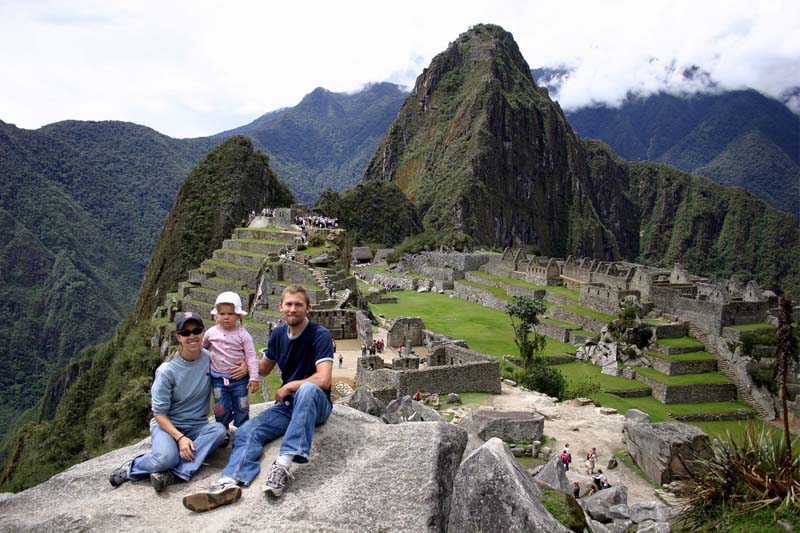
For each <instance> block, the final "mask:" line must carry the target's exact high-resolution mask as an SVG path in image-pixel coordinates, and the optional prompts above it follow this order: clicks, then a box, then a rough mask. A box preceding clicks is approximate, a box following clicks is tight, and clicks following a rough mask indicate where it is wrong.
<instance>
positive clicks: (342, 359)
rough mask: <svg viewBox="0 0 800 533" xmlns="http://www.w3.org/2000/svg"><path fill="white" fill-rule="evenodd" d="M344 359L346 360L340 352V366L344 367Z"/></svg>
mask: <svg viewBox="0 0 800 533" xmlns="http://www.w3.org/2000/svg"><path fill="white" fill-rule="evenodd" d="M342 361H344V356H343V355H342V354H339V368H342Z"/></svg>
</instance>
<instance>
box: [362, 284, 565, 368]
mask: <svg viewBox="0 0 800 533" xmlns="http://www.w3.org/2000/svg"><path fill="white" fill-rule="evenodd" d="M391 296H396V297H397V302H398V303H396V304H371V305H370V307H371V308H372V311H373V312H374V313H376V314H379V315H383V316H386V317H388V318H394V317H398V316H418V317H420V318H422V321H423V322H424V323H425V327H426V328H427V329H429V330H431V331H435V332H436V333H442V334H444V335H448V336H450V337H453V338H456V339H464V340H466V341H467V343H469V347H470V348H471V349H473V350H476V351H478V352H482V353H485V354H490V355H494V356H497V357H500V356H502V355H505V354H510V355H517V354H519V350H518V349H517V345H516V344H514V329H513V328H512V327H511V319H510V318H509V317H508V315H507V314H505V313H503V312H501V311H496V310H494V309H489V308H488V307H484V306H482V305H480V304H477V303H474V302H469V301H466V300H461V299H459V298H450V297H449V296H447V295H444V294H438V293H430V292H426V293H418V292H413V291H395V292H392V293H391ZM575 350H576V348H575V347H574V346H572V345H570V344H566V343H563V342H558V341H556V340H554V339H550V338H548V339H547V345H546V347H545V349H544V353H543V355H545V356H553V355H564V354H574V353H575Z"/></svg>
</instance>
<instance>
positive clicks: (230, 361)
mask: <svg viewBox="0 0 800 533" xmlns="http://www.w3.org/2000/svg"><path fill="white" fill-rule="evenodd" d="M203 348H209V350H210V351H211V369H212V370H214V371H216V372H219V373H221V374H230V373H231V372H233V371H234V370H235V369H236V367H238V366H239V364H240V363H241V362H242V359H245V360H246V361H247V369H248V370H249V371H250V381H258V359H257V358H256V347H255V344H254V343H253V337H251V336H250V333H248V332H247V330H246V329H245V328H244V327H243V326H237V327H236V329H235V330H232V331H229V330H226V329H223V328H221V327H220V326H212V327H211V328H209V329H208V330H207V331H206V334H205V337H203Z"/></svg>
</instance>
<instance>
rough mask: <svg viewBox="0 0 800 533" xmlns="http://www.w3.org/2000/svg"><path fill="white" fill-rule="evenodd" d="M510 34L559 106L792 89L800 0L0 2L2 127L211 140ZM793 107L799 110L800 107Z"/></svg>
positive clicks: (406, 75)
mask: <svg viewBox="0 0 800 533" xmlns="http://www.w3.org/2000/svg"><path fill="white" fill-rule="evenodd" d="M480 22H487V23H494V24H499V25H501V26H503V27H504V28H505V29H507V30H509V31H511V32H512V33H513V34H514V37H515V39H516V40H517V43H518V44H519V46H520V49H521V50H522V53H523V55H524V56H525V58H526V59H527V61H528V63H529V64H530V66H531V67H539V66H558V65H561V66H565V67H568V68H571V69H574V72H573V74H572V76H571V78H570V79H569V80H568V81H567V82H566V83H565V84H564V86H563V87H562V88H561V91H560V93H559V94H558V99H559V101H560V103H561V105H562V107H564V108H567V109H570V108H575V107H579V106H582V105H587V104H589V103H591V102H604V103H610V104H614V103H619V101H620V100H621V99H622V98H624V97H625V95H626V93H628V92H629V91H634V92H637V93H642V94H647V93H649V92H653V91H657V90H668V91H672V92H680V91H693V90H696V89H697V87H696V85H692V83H691V82H687V81H686V80H685V79H683V77H682V76H681V72H682V71H683V69H684V68H687V67H690V66H692V65H698V66H700V67H701V68H702V69H704V70H705V71H706V72H708V73H709V74H710V76H711V79H712V80H713V81H714V82H716V84H717V85H718V86H719V87H721V88H742V87H753V88H756V89H758V90H760V91H762V92H764V93H766V94H769V95H771V96H775V97H779V96H780V95H781V94H783V93H784V92H785V91H787V89H791V88H792V87H798V86H800V2H798V1H797V0H786V1H776V2H767V1H759V2H755V1H735V0H726V1H703V0H693V1H670V2H666V1H657V0H647V1H642V0H635V1H611V0H604V1H602V2H601V1H597V0H593V1H587V2H579V1H565V0H562V1H560V2H553V1H548V2H544V1H541V0H531V1H527V2H526V1H503V0H496V1H492V2H490V1H484V2H478V1H472V0H459V1H434V0H421V1H418V0H405V1H403V2H391V3H389V2H377V1H374V0H372V1H350V0H337V1H335V2H333V1H304V0H293V1H292V2H266V1H260V2H257V1H236V0H232V1H229V2H219V1H216V2H211V1H205V0H192V1H170V0H157V1H151V0H138V1H114V0H96V1H92V0H71V1H60V0H59V1H55V0H54V1H39V0H0V50H2V52H0V76H2V78H1V79H0V120H3V121H4V122H9V123H13V124H16V125H17V126H19V127H22V128H38V127H40V126H42V125H44V124H49V123H52V122H57V121H59V120H66V119H80V120H106V119H114V120H126V121H131V122H136V123H138V124H144V125H147V126H150V127H153V128H155V129H156V130H158V131H160V132H162V133H165V134H167V135H171V136H173V137H191V136H201V135H209V134H213V133H218V132H220V131H223V130H226V129H230V128H233V127H236V126H240V125H243V124H245V123H248V122H250V121H251V120H253V119H255V118H256V117H258V116H260V115H262V114H264V113H265V112H267V111H271V110H275V109H278V108H281V107H286V106H293V105H296V104H297V103H298V102H299V101H300V100H301V99H302V97H303V96H304V95H305V94H307V93H309V92H311V91H312V90H313V89H314V88H315V87H319V86H322V87H325V88H327V89H329V90H332V91H337V92H340V91H348V92H349V91H355V90H358V89H359V88H360V87H363V85H364V84H366V83H369V82H376V81H392V82H396V83H400V84H404V85H409V86H410V85H412V84H413V82H414V79H415V78H416V76H417V75H418V74H419V73H420V72H421V71H422V69H423V68H424V67H426V66H427V65H428V63H429V62H430V60H431V58H433V56H434V55H436V54H437V53H439V52H441V51H442V50H444V49H445V48H446V47H447V44H448V43H449V42H450V41H452V40H454V39H455V38H456V37H457V36H458V35H459V34H460V33H462V32H463V31H465V30H466V29H468V28H469V27H470V26H471V25H473V24H476V23H480ZM798 107H800V106H798Z"/></svg>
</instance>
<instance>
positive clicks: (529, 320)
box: [506, 296, 547, 372]
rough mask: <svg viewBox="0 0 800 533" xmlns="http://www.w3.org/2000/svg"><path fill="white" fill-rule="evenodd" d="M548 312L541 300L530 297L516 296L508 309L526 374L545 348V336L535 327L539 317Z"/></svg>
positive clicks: (515, 341)
mask: <svg viewBox="0 0 800 533" xmlns="http://www.w3.org/2000/svg"><path fill="white" fill-rule="evenodd" d="M546 310H547V308H546V307H545V306H544V303H543V302H542V301H541V300H537V299H535V298H531V297H530V296H514V297H513V298H511V303H510V304H508V306H507V307H506V313H508V316H509V317H510V318H511V325H512V326H513V327H514V343H515V344H516V345H517V348H519V356H520V357H521V358H522V366H523V367H524V368H525V372H530V371H531V370H532V368H533V362H534V359H535V358H536V356H537V355H538V354H539V353H540V352H541V351H542V349H543V348H544V345H545V342H546V341H545V336H544V335H541V334H539V333H537V332H536V328H535V327H536V325H537V324H539V315H541V314H542V313H544V312H545V311H546Z"/></svg>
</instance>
